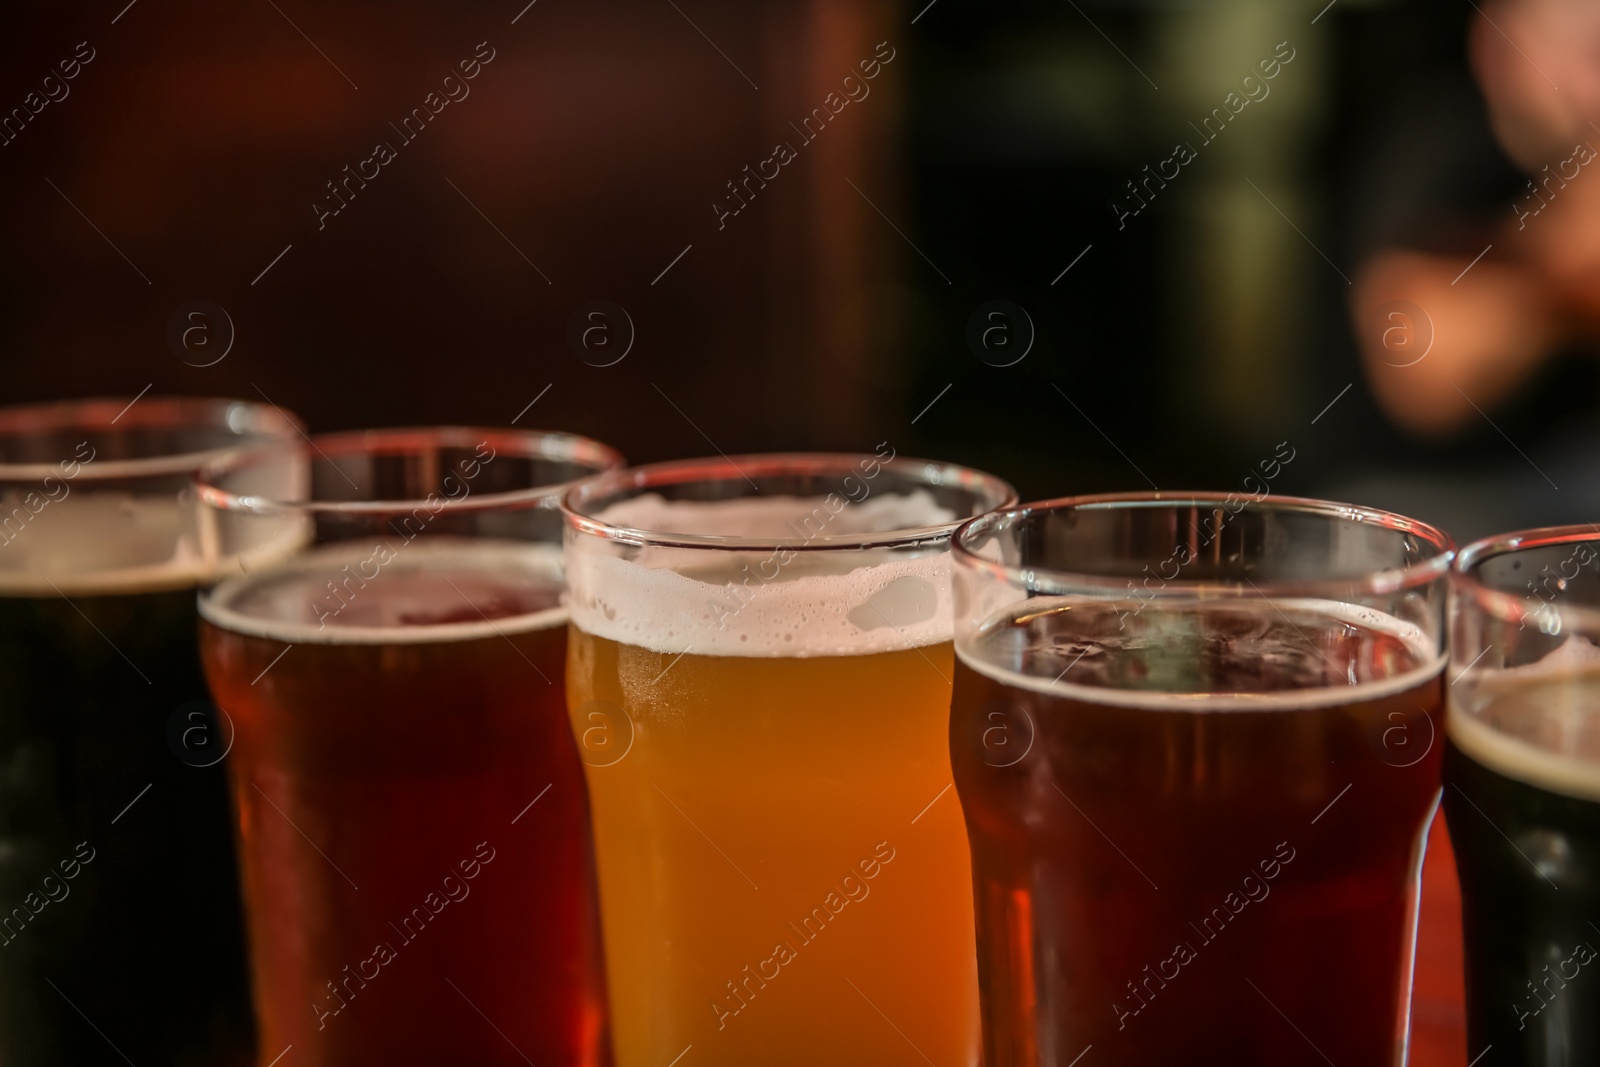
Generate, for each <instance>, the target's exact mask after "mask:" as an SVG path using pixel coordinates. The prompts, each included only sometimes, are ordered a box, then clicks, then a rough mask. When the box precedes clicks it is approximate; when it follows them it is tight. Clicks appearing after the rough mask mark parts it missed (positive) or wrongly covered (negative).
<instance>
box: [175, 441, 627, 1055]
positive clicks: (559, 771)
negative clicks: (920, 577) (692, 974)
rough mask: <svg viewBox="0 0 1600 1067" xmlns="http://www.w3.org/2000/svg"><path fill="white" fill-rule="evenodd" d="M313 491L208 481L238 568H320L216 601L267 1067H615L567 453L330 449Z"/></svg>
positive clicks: (213, 638) (510, 448)
mask: <svg viewBox="0 0 1600 1067" xmlns="http://www.w3.org/2000/svg"><path fill="white" fill-rule="evenodd" d="M315 447H316V451H311V450H307V452H306V453H304V454H303V457H302V458H303V467H302V470H303V471H304V472H305V473H308V474H309V475H310V477H309V480H307V479H305V478H304V477H302V478H301V479H299V481H298V484H296V483H295V482H293V481H290V482H288V483H286V484H281V485H279V486H277V487H275V488H269V487H264V486H263V485H261V484H259V483H260V481H261V479H260V477H259V474H258V472H256V471H255V470H253V468H252V466H251V464H250V462H249V461H248V460H241V461H238V462H236V463H234V464H232V465H229V466H226V467H223V468H219V469H217V470H215V471H212V472H211V473H209V474H208V475H207V476H206V484H205V485H204V486H203V487H202V496H203V498H204V499H205V500H206V502H207V503H208V504H210V505H212V506H213V507H214V508H215V512H214V513H215V515H216V518H217V521H218V540H219V543H222V544H227V543H229V541H230V539H232V538H234V537H239V536H246V535H247V534H248V531H249V530H251V529H252V528H253V527H258V526H263V525H264V526H268V527H270V526H274V525H276V526H280V527H283V526H288V527H291V528H299V529H300V530H301V531H302V533H303V534H304V540H306V541H307V542H308V544H307V547H306V549H305V550H304V551H303V552H300V553H298V554H297V555H295V556H294V557H292V558H289V559H285V560H282V561H281V562H279V563H278V564H277V565H275V566H271V567H256V568H252V569H250V571H249V572H248V573H247V574H243V575H240V576H237V577H234V578H231V579H228V580H226V581H224V582H222V583H221V584H219V585H218V586H217V588H216V589H214V590H213V591H212V592H210V593H209V594H207V595H206V596H205V597H204V599H203V600H202V602H201V615H202V617H203V619H204V620H205V621H204V625H203V632H202V642H201V643H202V649H203V652H204V657H205V665H206V676H207V678H208V680H209V681H210V683H211V687H212V691H213V693H214V694H215V696H216V699H217V702H218V704H219V705H220V706H221V707H223V708H224V709H226V710H227V712H228V714H229V715H230V716H231V717H232V719H233V722H234V724H235V726H236V731H237V736H236V739H235V742H234V747H233V753H232V756H231V757H230V761H229V762H230V776H231V782H232V788H233V799H234V805H235V808H236V811H237V814H238V830H239V842H240V856H241V867H242V871H243V879H244V889H245V904H246V915H247V920H248V928H249V933H250V944H251V950H252V973H253V977H254V983H255V1002H256V1010H257V1014H258V1017H259V1020H260V1022H259V1025H260V1030H261V1040H260V1043H259V1056H260V1062H262V1063H266V1062H269V1061H270V1060H271V1059H272V1058H273V1057H275V1056H278V1055H279V1054H280V1053H282V1052H283V1050H284V1049H285V1048H289V1047H291V1046H292V1048H293V1052H292V1053H290V1055H292V1056H293V1057H295V1062H297V1063H302V1064H315V1065H325V1067H332V1065H346V1064H360V1065H368V1064H371V1065H379V1067H382V1065H396V1064H413V1063H416V1064H421V1063H428V1064H435V1063H453V1064H466V1065H489V1064H495V1065H499V1064H506V1065H512V1064H523V1063H526V1062H530V1061H531V1062H534V1063H541V1064H543V1063H560V1064H570V1065H576V1067H599V1065H606V1064H609V1063H610V1062H611V1058H610V1053H609V1042H608V1036H607V1033H606V1019H605V1010H604V1009H605V990H604V982H603V978H602V971H601V958H600V943H599V930H598V927H597V922H598V917H597V914H596V904H595V899H594V873H593V862H594V861H593V853H592V848H591V845H590V841H589V835H588V801H587V796H586V792H585V785H584V780H583V771H582V766H581V764H580V763H579V759H578V752H577V747H576V745H575V744H574V742H573V738H572V734H571V731H570V729H569V727H568V725H567V718H566V703H565V694H564V685H563V671H564V667H565V660H566V654H567V631H566V626H567V614H566V609H565V608H564V607H563V605H562V584H563V581H562V566H561V547H560V541H559V536H560V518H559V514H558V512H556V511H555V510H554V506H555V502H556V501H557V500H558V499H559V493H560V492H561V491H562V490H564V489H565V488H566V485H567V484H569V483H571V482H572V481H573V480H574V479H576V478H579V477H582V476H584V475H587V474H590V473H592V472H594V471H597V470H603V469H606V468H608V467H612V466H617V465H619V464H620V460H619V459H618V457H617V456H616V455H615V453H613V452H612V451H611V450H609V449H607V448H605V447H604V446H602V445H598V444H595V443H594V442H590V441H586V440H584V439H582V438H575V437H568V436H564V435H558V434H533V433H511V432H500V431H488V430H485V431H469V430H416V431H381V432H373V433H367V434H353V435H345V436H337V437H323V438H318V439H316V442H315Z"/></svg>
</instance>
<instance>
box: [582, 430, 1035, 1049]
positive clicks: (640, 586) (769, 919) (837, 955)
mask: <svg viewBox="0 0 1600 1067" xmlns="http://www.w3.org/2000/svg"><path fill="white" fill-rule="evenodd" d="M1014 498H1015V494H1014V493H1013V492H1012V490H1011V487H1010V486H1008V485H1007V484H1005V483H1004V482H1002V481H1000V480H999V479H996V478H993V477H991V476H989V475H986V474H982V473H980V472H978V471H974V470H969V469H966V468H962V467H956V466H951V465H948V464H944V463H934V462H929V461H925V460H913V459H905V458H897V457H896V456H895V455H894V451H893V449H891V448H888V447H886V446H885V447H882V448H880V450H879V452H878V453H877V454H875V455H863V456H853V455H787V456H782V455H780V456H744V457H733V458H731V459H715V460H696V461H687V462H679V463H665V464H658V465H654V466H648V467H640V468H636V469H632V470H626V471H620V472H616V473H614V474H608V475H603V476H601V477H600V478H598V479H595V480H594V481H592V482H590V483H588V484H586V485H583V486H580V487H578V488H576V489H574V490H573V491H572V492H570V493H569V494H568V495H567V498H566V501H565V506H564V511H565V514H566V520H567V533H566V552H567V560H568V580H569V586H568V589H569V607H570V610H571V640H570V642H569V645H568V658H567V702H568V708H569V711H570V714H571V718H572V725H573V730H574V733H575V735H576V736H577V738H578V742H579V751H580V754H581V755H582V757H583V759H584V762H585V763H586V764H587V766H586V773H587V776H588V781H589V792H590V798H591V803H592V806H593V813H594V824H595V848H596V857H597V862H598V865H599V875H600V899H601V915H602V919H603V929H604V934H603V939H604V944H605V954H606V970H607V976H608V978H607V980H608V983H609V988H610V1002H611V1008H612V1018H613V1021H614V1022H613V1026H614V1029H613V1034H614V1038H615V1045H616V1053H617V1063H618V1065H619V1067H666V1065H667V1064H669V1063H674V1062H678V1061H679V1058H680V1057H681V1058H682V1059H681V1062H682V1063H684V1064H692V1065H693V1067H710V1065H716V1064H727V1065H739V1067H745V1065H749V1064H758V1063H759V1064H763V1065H767V1067H779V1065H785V1064H794V1065H806V1067H812V1065H816V1064H823V1063H827V1064H846V1065H848V1064H887V1063H912V1062H922V1061H923V1060H924V1058H926V1059H928V1060H931V1061H932V1062H934V1063H937V1064H939V1065H940V1067H967V1065H973V1064H977V1063H978V1062H979V1026H978V999H977V967H976V958H975V953H974V941H973V922H972V902H971V892H972V890H971V873H970V869H969V864H968V853H967V842H966V833H965V830H964V828H963V825H962V820H961V813H960V811H959V809H958V808H957V806H956V804H955V803H954V801H955V796H954V791H953V789H952V788H951V774H950V754H949V742H948V739H947V738H948V717H949V706H950V684H951V681H950V680H951V672H952V666H953V659H952V651H951V644H950V625H951V613H950V596H949V589H948V578H949V554H948V550H949V539H950V534H951V531H952V530H954V528H955V527H956V526H957V525H958V524H959V523H960V522H961V521H963V520H965V519H967V518H969V517H971V516H974V515H978V514H981V513H983V512H986V511H988V510H990V509H992V508H995V507H1000V506H1003V505H1005V504H1006V503H1007V502H1009V501H1011V500H1013V499H1014ZM691 1049H692V1051H689V1050H691Z"/></svg>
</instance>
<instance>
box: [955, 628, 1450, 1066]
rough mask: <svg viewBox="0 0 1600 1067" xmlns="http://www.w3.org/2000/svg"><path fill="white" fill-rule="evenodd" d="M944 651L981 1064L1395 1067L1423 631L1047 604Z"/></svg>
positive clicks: (1428, 735)
mask: <svg viewBox="0 0 1600 1067" xmlns="http://www.w3.org/2000/svg"><path fill="white" fill-rule="evenodd" d="M957 651H958V654H959V655H958V663H957V666H956V676H955V698H954V709H953V718H952V722H951V746H952V755H953V762H954V768H955V776H956V785H957V788H958V790H959V792H960V795H961V801H962V806H963V808H964V810H965V814H966V819H967V826H968V831H969V836H970V839H971V844H972V856H973V879H974V892H975V899H976V906H977V926H978V942H979V950H978V958H979V961H980V967H981V968H982V970H983V974H982V987H983V989H984V993H985V1012H986V1018H985V1039H986V1042H987V1048H986V1050H985V1053H986V1058H985V1062H986V1064H987V1065H988V1067H1017V1065H1027V1067H1035V1065H1042V1064H1053V1065H1061V1067H1065V1065H1067V1064H1070V1063H1073V1062H1075V1060H1076V1058H1077V1057H1078V1056H1080V1055H1082V1054H1083V1053H1084V1052H1085V1050H1086V1049H1088V1048H1089V1047H1090V1046H1092V1047H1093V1052H1092V1053H1091V1054H1090V1057H1091V1058H1086V1059H1085V1060H1084V1062H1085V1063H1086V1064H1087V1063H1090V1062H1092V1063H1094V1064H1097V1065H1106V1064H1129V1065H1139V1067H1148V1065H1152V1064H1162V1065H1173V1064H1197V1065H1198V1064H1204V1065H1211V1064H1227V1065H1229V1067H1249V1065H1262V1067H1280V1065H1283V1064H1290V1063H1309V1062H1321V1061H1322V1060H1323V1059H1324V1058H1325V1059H1328V1060H1331V1061H1332V1062H1334V1063H1337V1064H1340V1065H1345V1064H1350V1065H1356V1064H1361V1065H1378V1064H1395V1063H1399V1062H1401V1056H1402V1055H1403V1046H1404V1041H1405V1035H1406V1027H1407V1020H1406V1012H1407V1008H1408V1003H1407V999H1406V992H1405V991H1406V990H1408V989H1409V967H1410V960H1411V939H1412V937H1413V932H1414V918H1413V917H1414V908H1415V900H1414V893H1415V880H1414V878H1415V873H1416V871H1417V870H1418V868H1419V865H1420V863H1421V859H1422V849H1423V843H1424V841H1425V839H1426V830H1427V826H1428V823H1429V820H1430V818H1431V813H1432V811H1433V808H1434V806H1435V805H1436V804H1437V801H1438V795H1439V785H1438V777H1439V760H1440V747H1441V746H1440V745H1439V744H1436V743H1435V740H1434V739H1435V736H1436V732H1438V731H1440V730H1442V720H1441V717H1440V716H1441V701H1442V683H1441V680H1440V676H1439V669H1440V663H1439V661H1438V659H1437V658H1436V657H1435V656H1434V655H1433V654H1432V653H1431V645H1430V644H1429V642H1428V641H1426V640H1425V639H1423V638H1422V636H1421V635H1420V634H1419V633H1416V632H1415V631H1412V630H1411V629H1410V628H1409V627H1407V626H1406V625H1404V624H1402V623H1399V622H1397V621H1396V620H1394V619H1392V618H1389V617H1388V616H1385V615H1381V614H1378V613H1376V612H1367V611H1362V610H1360V609H1357V608H1352V607H1346V606H1343V605H1338V604H1332V603H1329V602H1326V601H1293V600H1285V601H1279V602H1269V601H1266V600H1264V599H1230V600H1225V601H1223V600H1213V601H1203V600H1202V601H1193V600H1191V601H1185V602H1181V603H1168V602H1163V601H1159V600H1157V601H1151V602H1147V603H1145V604H1143V605H1137V604H1135V605H1128V604H1107V603H1105V602H1076V603H1072V604H1069V603H1067V602H1065V601H1061V600H1055V599H1038V600H1030V601H1026V602H1025V603H1023V604H1021V605H1019V606H1017V607H1016V608H1015V609H1014V610H1012V611H1010V612H1009V613H1007V614H1003V615H1002V616H1001V617H1000V619H999V621H998V622H995V623H991V624H989V625H987V626H985V627H983V628H982V629H980V630H978V631H977V632H976V633H975V634H974V635H973V636H972V637H970V638H968V639H966V640H964V641H958V645H957ZM1319 1054H1320V1055H1319Z"/></svg>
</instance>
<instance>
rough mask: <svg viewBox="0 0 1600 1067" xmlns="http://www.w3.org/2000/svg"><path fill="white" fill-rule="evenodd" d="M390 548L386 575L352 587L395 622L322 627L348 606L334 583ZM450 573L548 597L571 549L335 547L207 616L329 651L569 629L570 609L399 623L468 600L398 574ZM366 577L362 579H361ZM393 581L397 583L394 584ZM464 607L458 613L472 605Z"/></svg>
mask: <svg viewBox="0 0 1600 1067" xmlns="http://www.w3.org/2000/svg"><path fill="white" fill-rule="evenodd" d="M385 543H386V544H387V545H388V546H389V547H390V549H391V550H392V551H393V552H394V558H393V559H392V560H391V561H390V562H389V563H386V564H383V565H382V566H380V567H379V568H378V573H377V576H376V577H372V578H368V579H366V581H365V585H363V586H359V587H355V588H351V587H346V590H347V592H348V593H349V594H350V596H351V601H350V602H351V604H352V605H356V604H359V605H361V607H362V608H363V610H364V613H365V614H367V615H369V616H370V615H371V614H372V613H374V612H376V613H377V614H379V615H380V616H381V617H383V618H386V619H387V620H389V621H387V622H384V623H382V624H379V625H345V624H343V623H339V622H337V621H334V622H331V623H328V624H327V625H320V626H319V624H318V611H317V605H322V606H324V608H325V607H326V606H327V605H328V604H330V603H333V604H337V603H339V601H338V600H336V599H335V598H334V594H332V593H330V592H329V590H328V585H327V583H328V582H330V581H332V582H335V583H337V582H340V581H342V580H343V579H345V578H346V577H347V576H348V572H346V571H345V570H344V568H345V567H346V566H350V567H352V568H354V567H355V566H356V565H357V564H360V563H361V562H362V561H365V560H370V559H372V557H373V555H374V551H375V549H376V547H377V546H378V545H379V544H385ZM429 571H434V572H438V571H445V572H448V573H449V574H451V575H454V576H455V578H456V579H459V578H460V576H461V574H462V573H463V572H474V571H476V572H479V573H482V574H485V575H490V576H492V577H493V578H495V579H496V580H499V581H501V582H504V583H508V584H509V583H512V582H523V583H529V584H532V585H535V586H538V587H540V588H545V589H548V588H552V587H554V588H559V587H560V585H561V581H562V576H561V548H560V546H559V545H552V544H537V543H529V542H521V541H489V540H479V539H473V538H457V537H432V538H424V539H422V540H418V541H412V542H407V541H400V540H393V539H390V540H388V541H384V540H383V539H381V538H373V539H371V540H368V541H350V542H343V543H340V544H334V545H325V546H323V547H320V548H315V549H312V550H310V551H308V552H305V553H302V554H301V555H298V556H295V557H294V558H292V559H289V560H287V561H285V562H282V563H280V564H278V565H277V566H273V567H271V568H269V569H267V570H265V571H262V572H260V573H256V574H247V575H244V576H243V577H236V578H230V579H228V580H226V581H223V582H220V583H218V585H217V586H216V588H215V589H212V590H210V591H209V592H206V593H204V594H202V595H201V597H200V615H201V617H202V618H204V619H205V620H206V621H208V622H210V623H212V624H213V625H215V626H218V627H221V628H222V629H224V630H231V631H233V632H235V633H242V634H249V635H251V636H254V637H264V638H268V639H269V640H273V641H282V642H283V643H285V644H290V645H298V644H320V645H395V644H422V643H429V642H440V641H471V640H477V639H478V638H483V637H494V636H504V635H507V634H514V633H524V632H527V631H530V630H542V629H547V628H549V627H553V626H564V625H566V622H567V609H566V607H565V605H562V606H559V607H552V608H546V609H544V610H541V611H533V612H528V613H525V614H522V615H510V616H506V617H503V618H495V619H477V620H472V621H467V622H448V623H436V624H431V625H424V626H417V625H410V624H407V623H404V622H401V621H399V620H400V619H401V618H402V617H403V616H404V615H405V614H406V613H407V612H408V611H410V610H412V609H414V608H418V607H432V606H436V605H437V604H438V597H439V596H441V595H443V596H447V597H454V598H457V599H459V598H460V596H461V594H460V593H459V592H450V591H449V586H448V585H447V586H445V588H444V589H443V590H440V589H437V588H434V589H430V590H428V591H426V592H419V591H416V590H406V589H403V588H399V587H398V583H395V582H394V581H393V579H394V577H395V576H396V575H401V574H407V573H410V574H413V575H414V574H418V573H426V572H429ZM358 573H360V572H359V571H358ZM386 580H387V581H388V583H389V584H387V585H385V582H386ZM469 603H470V601H468V600H460V602H459V605H458V606H466V605H468V604H469Z"/></svg>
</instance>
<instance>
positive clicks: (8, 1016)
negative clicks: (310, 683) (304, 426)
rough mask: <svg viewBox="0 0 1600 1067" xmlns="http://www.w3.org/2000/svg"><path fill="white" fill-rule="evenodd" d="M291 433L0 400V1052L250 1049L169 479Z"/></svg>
mask: <svg viewBox="0 0 1600 1067" xmlns="http://www.w3.org/2000/svg"><path fill="white" fill-rule="evenodd" d="M296 433H297V431H296V429H295V427H294V425H293V424H292V423H291V422H290V421H289V420H288V419H287V418H286V417H285V416H283V415H282V414H281V413H279V412H276V411H274V410H272V409H263V408H262V407H260V406H258V405H254V404H243V403H235V402H231V401H222V400H178V399H164V398H159V397H157V398H151V397H145V398H142V399H140V400H139V401H138V402H137V403H135V404H132V405H131V406H130V404H129V400H128V399H126V398H124V399H119V400H103V401H84V402H75V403H66V404H52V405H40V406H36V407H27V408H8V409H5V410H0V767H3V768H5V770H4V772H3V774H0V783H3V784H0V1063H6V1064H11V1063H19V1064H30V1065H44V1067H54V1065H58V1064H73V1065H77V1064H101V1063H123V1062H125V1061H124V1060H123V1056H124V1055H126V1056H127V1057H129V1058H131V1059H133V1060H134V1062H138V1063H179V1062H185V1063H190V1062H211V1063H226V1062H238V1061H239V1059H240V1058H241V1057H243V1056H245V1055H247V1052H248V1049H249V1045H250V1016H249V998H248V993H247V986H246V974H245V966H244V955H243V934H242V930H241V925H240V918H239V903H238V890H237V877H236V874H235V868H234V863H233V851H232V842H231V838H230V834H229V831H228V807H227V795H226V791H225V788H224V780H223V769H222V767H221V766H220V760H221V758H222V752H223V749H224V747H225V741H224V739H223V738H222V737H221V736H220V734H219V724H216V723H214V722H213V721H212V720H211V718H210V716H209V714H208V713H207V711H206V709H205V705H204V703H203V699H204V697H205V683H204V680H203V679H202V678H201V675H200V660H199V655H198V652H197V649H196V647H195V614H194V599H195V590H196V588H197V587H199V586H200V585H202V584H204V583H205V582H206V581H207V580H208V578H209V574H210V572H209V568H208V566H207V564H206V563H205V562H204V560H203V558H202V556H203V550H202V545H201V540H202V538H201V534H200V527H199V525H198V522H197V516H198V509H197V508H196V506H195V502H194V496H193V492H192V491H191V489H190V479H191V478H192V476H193V473H194V470H195V469H196V468H197V467H198V466H200V465H201V464H202V463H203V462H205V461H206V460H208V459H212V458H215V457H216V456H217V455H219V454H220V453H221V452H223V451H225V450H226V449H228V448H230V447H238V446H240V445H244V444H255V445H258V446H259V445H260V444H262V443H263V442H266V441H270V440H273V439H274V438H278V437H283V436H291V437H292V436H294V435H295V434H296ZM80 1012H81V1014H80ZM97 1028H98V1032H97ZM113 1046H114V1047H113Z"/></svg>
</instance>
